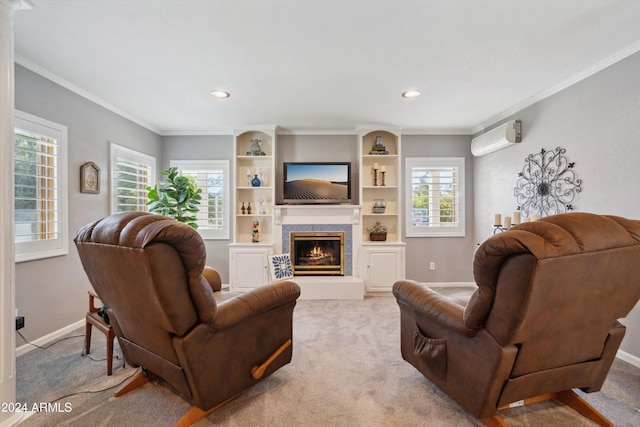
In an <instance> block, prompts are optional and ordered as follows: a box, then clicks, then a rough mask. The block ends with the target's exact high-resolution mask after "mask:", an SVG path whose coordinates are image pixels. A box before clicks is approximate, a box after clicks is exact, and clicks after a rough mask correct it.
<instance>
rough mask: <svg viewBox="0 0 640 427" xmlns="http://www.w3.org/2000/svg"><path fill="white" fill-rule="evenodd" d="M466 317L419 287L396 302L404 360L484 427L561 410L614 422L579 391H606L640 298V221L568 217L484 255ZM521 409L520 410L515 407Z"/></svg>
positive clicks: (403, 289) (401, 289)
mask: <svg viewBox="0 0 640 427" xmlns="http://www.w3.org/2000/svg"><path fill="white" fill-rule="evenodd" d="M473 274H474V278H475V281H476V284H477V285H478V288H477V289H476V290H475V292H474V293H473V295H472V296H471V298H470V300H469V301H468V303H467V304H466V306H461V305H459V304H457V303H455V302H454V301H453V300H451V299H449V298H447V297H444V296H441V295H440V294H438V293H436V292H435V291H433V290H431V289H429V288H428V287H426V286H424V285H421V284H418V283H416V282H412V281H408V280H407V281H399V282H396V283H395V284H394V286H393V293H394V295H395V296H396V299H397V301H398V304H399V306H400V313H401V351H402V356H403V358H404V359H405V360H406V361H408V362H409V363H410V364H412V365H413V366H414V367H416V368H417V369H418V370H419V371H420V372H421V373H422V374H424V375H425V376H426V377H427V378H428V379H429V380H430V381H431V382H433V383H434V384H435V385H437V386H438V387H439V388H441V389H442V390H443V391H444V392H445V393H447V394H448V395H449V396H450V397H452V398H453V399H454V400H455V401H457V402H458V403H459V404H460V405H462V406H464V407H465V408H466V409H467V410H469V411H470V412H471V413H473V414H474V415H475V416H477V417H479V418H481V419H482V421H483V422H484V423H485V424H486V425H496V426H498V425H505V424H504V422H503V421H502V419H501V418H500V417H499V416H498V415H497V414H498V410H499V409H503V408H507V407H511V406H515V405H517V406H519V405H521V404H526V403H533V402H536V401H540V400H545V399H550V398H555V399H558V400H560V401H562V402H563V403H565V404H568V405H569V406H572V407H573V408H574V409H577V410H578V411H579V412H580V413H582V414H583V415H585V416H587V417H589V418H590V419H592V420H593V421H595V422H596V423H598V424H600V425H611V424H610V423H609V421H608V420H607V419H606V418H605V417H604V416H602V415H601V414H599V413H598V412H597V411H596V410H595V409H594V408H592V407H591V406H589V405H588V404H587V403H586V402H585V401H584V400H583V399H581V398H580V397H579V396H578V395H577V394H575V393H574V392H573V391H572V389H573V388H580V389H582V390H583V391H585V392H594V391H598V390H600V388H601V386H602V383H603V382H604V379H605V377H606V375H607V373H608V371H609V368H610V367H611V364H612V363H613V360H614V358H615V356H616V351H617V350H618V347H619V345H620V343H621V341H622V338H623V336H624V333H625V327H624V326H623V325H621V324H620V323H619V322H618V319H620V318H623V317H625V316H627V314H628V313H629V311H631V309H632V308H633V307H634V305H635V304H636V302H637V301H638V299H639V298H640V221H634V220H628V219H624V218H620V217H614V216H601V215H594V214H587V213H567V214H560V215H555V216H550V217H546V218H544V219H542V220H539V221H535V222H530V223H523V224H521V225H518V226H516V227H513V228H512V229H511V230H509V231H507V232H504V233H500V234H497V235H495V236H492V237H491V238H489V239H487V240H486V241H485V242H484V243H483V244H482V245H481V246H480V247H479V248H478V250H477V252H476V254H475V259H474V263H473ZM514 402H515V403H514Z"/></svg>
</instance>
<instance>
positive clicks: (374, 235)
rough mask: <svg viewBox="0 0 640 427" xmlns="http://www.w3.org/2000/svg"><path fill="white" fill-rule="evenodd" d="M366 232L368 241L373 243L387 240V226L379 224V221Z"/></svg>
mask: <svg viewBox="0 0 640 427" xmlns="http://www.w3.org/2000/svg"><path fill="white" fill-rule="evenodd" d="M367 232H368V233H369V239H370V240H372V241H375V242H382V241H385V240H387V226H386V225H382V224H380V221H377V222H376V223H375V224H374V225H373V227H369V228H367Z"/></svg>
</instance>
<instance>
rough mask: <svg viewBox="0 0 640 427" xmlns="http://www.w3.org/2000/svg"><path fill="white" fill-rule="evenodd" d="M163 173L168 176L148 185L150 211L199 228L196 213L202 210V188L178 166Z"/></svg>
mask: <svg viewBox="0 0 640 427" xmlns="http://www.w3.org/2000/svg"><path fill="white" fill-rule="evenodd" d="M161 174H162V175H164V176H166V178H163V179H162V180H160V182H159V183H158V184H157V185H155V186H153V187H151V186H149V187H147V191H148V192H149V193H148V195H147V197H148V198H149V201H148V202H147V206H149V211H151V212H155V213H158V214H160V215H165V216H168V217H171V218H173V219H175V220H176V221H180V222H184V223H185V224H187V225H189V226H191V227H193V228H194V229H196V230H197V229H198V224H197V223H196V220H197V217H196V214H197V213H198V212H199V211H200V209H199V208H198V205H199V204H200V200H201V199H202V196H201V195H200V193H202V189H201V188H198V186H197V184H196V182H195V180H194V179H193V177H191V176H181V175H180V173H179V172H178V168H176V167H171V168H169V169H167V170H165V171H162V172H161Z"/></svg>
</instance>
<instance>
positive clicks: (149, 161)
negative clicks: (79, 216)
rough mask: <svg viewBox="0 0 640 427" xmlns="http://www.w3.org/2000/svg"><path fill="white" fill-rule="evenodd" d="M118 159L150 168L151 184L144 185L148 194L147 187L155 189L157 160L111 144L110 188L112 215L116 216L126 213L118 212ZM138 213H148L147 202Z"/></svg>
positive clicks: (140, 206)
mask: <svg viewBox="0 0 640 427" xmlns="http://www.w3.org/2000/svg"><path fill="white" fill-rule="evenodd" d="M118 157H120V158H124V159H127V160H129V161H131V162H132V163H133V162H137V163H140V164H143V165H147V166H149V182H148V183H145V185H144V187H145V188H144V191H145V194H146V191H147V190H146V187H147V186H151V187H153V186H154V185H155V184H156V158H155V157H154V156H150V155H148V154H145V153H141V152H139V151H136V150H133V149H131V148H127V147H123V146H121V145H118V144H115V143H113V142H111V143H110V163H111V165H110V166H111V167H110V173H111V179H110V187H111V197H110V198H111V207H110V209H111V214H115V213H118V212H124V211H118V189H117V185H116V184H117V180H116V176H117V170H116V167H117V164H118ZM137 207H138V209H137V210H138V211H142V212H146V211H147V206H146V201H145V203H144V204H142V205H138V206H137Z"/></svg>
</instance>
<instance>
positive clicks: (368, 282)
mask: <svg viewBox="0 0 640 427" xmlns="http://www.w3.org/2000/svg"><path fill="white" fill-rule="evenodd" d="M404 253H405V249H404V244H402V243H388V244H386V245H366V244H365V245H364V246H363V256H362V259H363V262H364V265H363V266H362V267H363V268H362V272H363V274H364V276H365V277H364V281H365V286H366V289H367V291H369V292H380V291H385V292H387V291H390V290H391V286H392V285H393V284H394V283H395V282H396V280H400V279H404V275H405V267H404V265H405V264H404V259H405V256H404Z"/></svg>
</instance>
